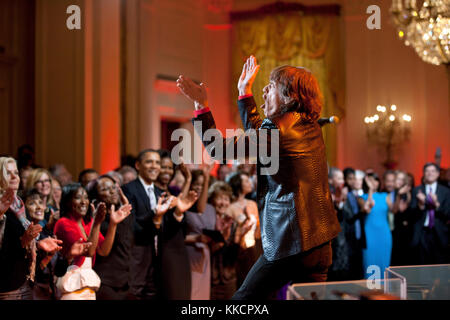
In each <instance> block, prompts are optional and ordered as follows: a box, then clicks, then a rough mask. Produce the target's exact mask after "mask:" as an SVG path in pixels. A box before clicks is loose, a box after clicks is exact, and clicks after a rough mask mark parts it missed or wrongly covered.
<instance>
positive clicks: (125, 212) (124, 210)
mask: <svg viewBox="0 0 450 320" xmlns="http://www.w3.org/2000/svg"><path fill="white" fill-rule="evenodd" d="M130 213H131V204H125V205H123V206H121V207H120V208H119V210H117V211H116V210H115V206H114V205H112V206H111V213H110V215H109V219H110V220H109V221H110V222H111V223H114V224H119V223H121V222H122V221H123V220H125V218H126V217H128V216H129V215H130Z"/></svg>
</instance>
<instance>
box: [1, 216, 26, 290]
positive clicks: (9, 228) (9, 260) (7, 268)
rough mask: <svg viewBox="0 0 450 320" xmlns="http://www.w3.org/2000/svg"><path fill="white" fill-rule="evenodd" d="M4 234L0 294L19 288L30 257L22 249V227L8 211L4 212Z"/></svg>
mask: <svg viewBox="0 0 450 320" xmlns="http://www.w3.org/2000/svg"><path fill="white" fill-rule="evenodd" d="M5 215H6V222H5V233H4V235H3V242H2V247H1V249H0V292H8V291H13V290H16V289H18V288H20V287H21V286H22V285H23V284H24V283H25V280H26V278H27V275H28V274H29V271H30V270H29V265H30V262H31V260H30V258H29V257H30V255H29V254H27V251H26V250H25V249H24V248H22V244H21V242H20V237H22V235H23V234H24V232H25V229H24V227H23V226H22V224H21V223H20V221H19V219H17V217H16V215H15V214H14V212H12V211H11V210H10V209H8V211H6V213H5Z"/></svg>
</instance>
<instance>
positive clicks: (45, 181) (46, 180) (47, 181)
mask: <svg viewBox="0 0 450 320" xmlns="http://www.w3.org/2000/svg"><path fill="white" fill-rule="evenodd" d="M50 182H51V180H50V179H45V180H38V181H36V184H38V183H40V184H44V183H50Z"/></svg>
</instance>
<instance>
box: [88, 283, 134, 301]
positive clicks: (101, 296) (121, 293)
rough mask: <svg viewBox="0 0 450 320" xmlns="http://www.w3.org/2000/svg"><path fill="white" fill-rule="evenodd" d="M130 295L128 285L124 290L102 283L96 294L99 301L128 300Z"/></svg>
mask: <svg viewBox="0 0 450 320" xmlns="http://www.w3.org/2000/svg"><path fill="white" fill-rule="evenodd" d="M129 294H130V293H129V287H128V284H126V285H125V286H124V287H122V288H115V287H111V286H108V285H106V284H104V283H102V284H101V285H100V289H98V291H97V293H96V298H97V300H128V299H129Z"/></svg>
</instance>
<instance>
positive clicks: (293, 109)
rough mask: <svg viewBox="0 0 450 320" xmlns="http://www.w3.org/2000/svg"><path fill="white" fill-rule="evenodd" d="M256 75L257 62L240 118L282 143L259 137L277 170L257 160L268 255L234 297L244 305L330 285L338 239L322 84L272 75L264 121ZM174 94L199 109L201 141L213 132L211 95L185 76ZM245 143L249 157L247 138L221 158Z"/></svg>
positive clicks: (245, 84)
mask: <svg viewBox="0 0 450 320" xmlns="http://www.w3.org/2000/svg"><path fill="white" fill-rule="evenodd" d="M258 70H259V65H257V62H256V58H255V57H253V56H250V57H249V58H248V59H247V61H246V63H245V64H244V67H243V70H242V74H241V76H240V79H239V83H238V89H239V100H238V107H239V112H240V116H241V120H242V123H243V125H244V129H245V130H249V129H255V130H258V131H261V130H262V129H267V130H268V131H267V132H270V131H272V130H275V131H277V133H278V137H279V139H271V138H270V137H272V135H270V136H268V137H267V138H266V139H263V140H262V139H261V138H259V137H258V139H257V143H258V147H260V146H259V144H261V143H263V141H267V144H269V145H270V147H271V150H273V147H274V146H275V147H277V148H278V154H279V158H278V159H277V160H278V164H279V168H278V170H277V172H275V173H271V174H267V170H266V171H264V169H265V166H264V164H263V163H264V161H262V160H261V154H258V162H257V173H258V186H257V202H258V208H259V212H260V221H261V239H262V245H263V249H264V253H263V255H261V257H260V258H259V259H258V261H257V262H256V263H255V265H254V266H253V267H252V269H251V270H250V272H249V273H248V275H247V277H246V279H245V281H244V283H243V284H242V286H241V287H240V288H239V290H238V291H237V292H236V293H235V295H234V296H233V299H239V300H248V299H265V298H268V297H269V296H270V295H271V294H272V293H273V292H274V291H276V290H278V289H280V288H281V287H282V286H283V285H285V284H286V283H288V282H290V281H292V282H294V283H296V282H316V281H318V282H320V281H326V279H327V272H328V268H329V266H330V265H331V260H332V253H331V240H332V239H333V238H335V237H336V236H337V235H338V233H339V232H340V226H339V222H338V219H337V217H336V212H335V210H334V207H333V203H332V199H331V194H330V190H329V186H328V179H327V163H326V155H325V145H324V142H323V137H322V131H321V129H320V126H319V124H318V123H317V119H318V118H319V115H320V111H321V108H322V98H321V93H320V90H319V86H318V83H317V80H316V79H315V78H314V76H313V75H312V74H311V73H310V72H309V71H308V70H306V69H304V68H295V67H290V66H283V67H278V68H275V69H274V70H273V71H272V73H271V76H270V82H269V84H268V85H267V86H266V87H265V88H264V89H263V98H264V101H265V103H264V105H262V106H261V108H262V109H263V110H264V115H265V116H266V118H265V119H264V120H261V118H260V116H259V113H258V111H257V107H256V104H255V100H254V98H253V94H252V85H253V82H254V79H255V77H256V74H257V72H258ZM177 86H178V87H179V89H180V90H181V92H182V93H183V94H184V95H185V96H187V97H188V98H189V99H191V100H192V101H193V102H194V104H195V109H196V111H195V112H194V113H195V115H196V117H195V118H194V119H193V120H192V121H193V124H194V127H195V128H196V130H197V133H198V134H199V135H200V137H201V138H203V136H204V135H203V134H204V133H205V131H206V130H208V129H212V128H213V129H215V123H214V119H213V117H212V114H211V112H210V110H209V108H208V105H207V103H208V101H207V94H206V88H205V86H204V85H203V84H200V85H197V84H196V83H194V82H193V81H192V80H190V79H187V78H185V77H184V76H180V77H179V79H178V80H177ZM197 122H201V126H199V125H196V123H197ZM240 139H246V140H245V141H244V142H245V143H244V144H245V146H246V148H247V149H246V152H248V150H249V147H248V145H250V144H251V143H252V142H251V139H249V138H248V137H247V136H245V135H242V136H241V137H235V138H234V139H233V138H231V139H223V144H224V146H223V150H227V149H226V148H227V146H228V145H229V144H234V145H235V146H236V145H237V144H238V141H239V140H240ZM202 140H203V143H204V145H205V147H206V148H207V150H208V151H209V152H210V153H212V152H211V151H212V150H211V148H208V146H209V145H211V141H207V140H206V139H202ZM274 144H275V145H274ZM258 150H260V149H258ZM235 154H236V153H235ZM246 155H247V154H246ZM227 160H230V159H227Z"/></svg>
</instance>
